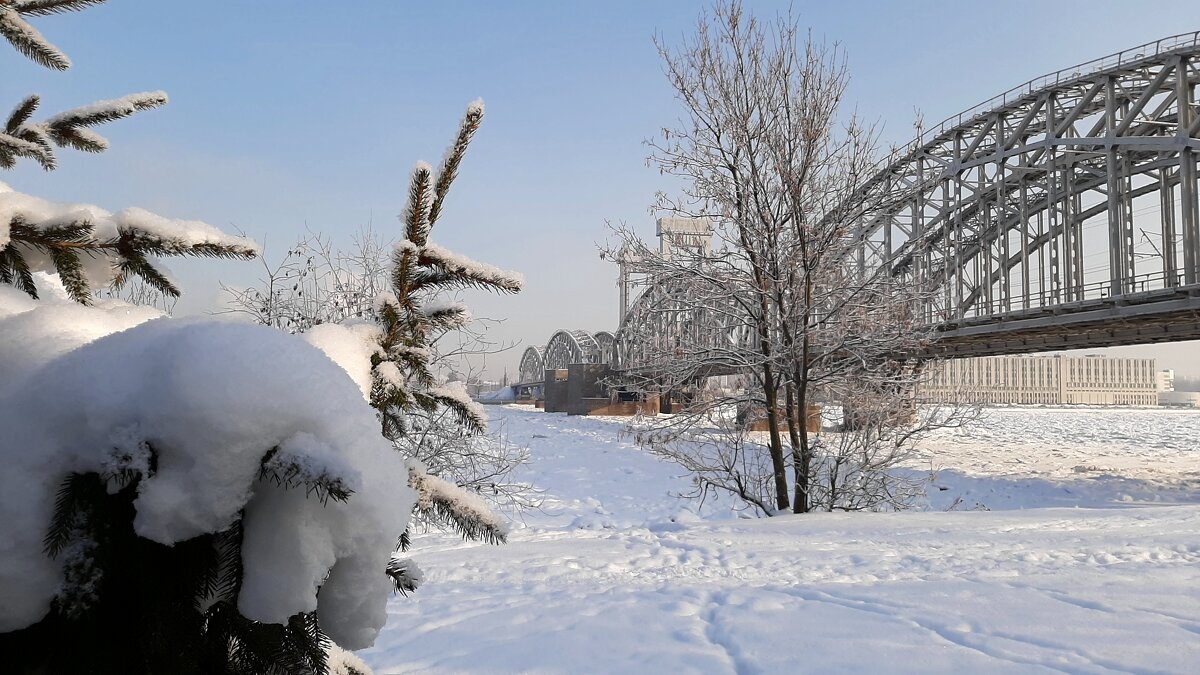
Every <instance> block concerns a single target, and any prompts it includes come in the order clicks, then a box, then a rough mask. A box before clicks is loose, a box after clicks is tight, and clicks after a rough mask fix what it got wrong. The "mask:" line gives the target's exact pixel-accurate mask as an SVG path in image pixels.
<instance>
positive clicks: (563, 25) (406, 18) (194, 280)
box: [0, 0, 1200, 376]
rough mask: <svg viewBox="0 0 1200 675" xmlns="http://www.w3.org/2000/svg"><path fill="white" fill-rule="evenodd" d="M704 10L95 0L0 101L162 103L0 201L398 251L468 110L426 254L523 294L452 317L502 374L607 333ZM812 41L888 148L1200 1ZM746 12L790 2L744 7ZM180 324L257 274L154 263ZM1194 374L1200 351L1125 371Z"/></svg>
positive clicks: (649, 221) (908, 20)
mask: <svg viewBox="0 0 1200 675" xmlns="http://www.w3.org/2000/svg"><path fill="white" fill-rule="evenodd" d="M707 4H708V3H707V2H699V1H684V0H675V1H671V2H667V1H665V0H664V1H660V2H651V1H642V2H636V1H627V0H625V1H614V0H608V1H604V2H600V1H598V0H597V1H595V2H589V3H582V2H565V1H561V0H560V1H550V0H547V1H540V2H509V3H499V2H483V1H480V2H437V3H430V2H425V3H410V2H402V1H398V0H354V1H352V2H342V3H334V2H328V1H326V2H316V1H315V0H210V1H208V2H202V3H196V2H164V1H162V0H110V2H109V3H108V4H106V5H103V6H100V7H97V8H94V9H90V10H87V11H84V12H81V13H79V14H76V15H65V16H58V17H50V18H46V19H41V20H37V21H36V25H37V26H38V27H39V28H40V29H41V30H42V32H43V33H44V34H45V35H46V36H47V37H48V38H49V39H50V40H51V41H52V42H54V43H55V44H57V45H58V46H59V47H61V48H62V49H63V50H65V51H66V52H67V53H68V54H69V55H70V56H71V57H72V59H73V60H74V61H75V63H76V65H75V67H74V68H72V69H71V70H70V71H67V72H65V73H55V72H51V71H48V70H45V69H42V68H40V67H38V66H36V65H34V64H33V63H31V62H29V61H27V60H25V59H24V58H22V57H20V56H19V55H17V54H16V53H15V52H11V51H10V52H9V53H7V54H4V53H3V52H0V64H2V65H0V67H2V68H3V72H4V77H3V78H2V79H0V105H5V106H7V105H10V104H15V103H16V102H17V101H18V100H19V99H20V98H21V97H22V96H24V95H26V94H28V93H33V92H37V93H40V94H42V95H43V100H44V106H45V110H46V111H48V112H56V111H58V110H62V109H66V108H69V107H72V106H74V105H79V104H83V103H88V102H91V101H93V100H97V99H102V98H112V97H116V96H119V95H123V94H126V93H130V92H135V91H145V90H154V89H164V90H166V91H167V92H168V93H169V94H170V96H171V103H170V105H168V106H167V107H166V108H163V109H161V110H157V111H152V112H149V113H144V114H141V115H139V116H137V117H135V118H133V119H131V120H126V121H122V122H119V123H116V124H113V125H109V126H108V127H106V128H104V129H101V131H102V133H104V134H105V135H106V136H107V137H108V138H109V139H110V140H111V141H112V149H110V150H109V151H108V152H107V153H105V154H103V155H98V156H94V155H82V154H79V153H67V152H64V153H62V154H61V162H60V163H61V168H60V169H59V170H58V171H57V172H54V173H52V174H45V173H42V172H41V171H40V170H38V169H36V168H35V167H34V166H33V165H32V163H28V162H27V163H25V164H24V165H23V166H22V167H21V168H19V169H17V170H16V171H10V172H6V173H5V174H4V175H2V176H0V180H4V181H5V182H7V183H9V184H11V185H12V186H13V187H14V188H16V189H18V190H21V191H23V192H29V193H32V194H36V195H38V196H42V197H46V198H50V199H55V200H61V201H85V202H90V203H95V204H98V205H100V206H103V207H105V208H110V209H114V210H115V209H119V208H124V207H126V206H141V207H144V208H148V209H150V210H153V211H156V212H158V213H161V214H163V215H166V216H170V217H176V218H189V219H201V220H205V221H208V222H210V223H213V224H214V225H218V226H221V227H225V228H229V229H240V230H242V231H244V232H245V233H246V234H248V235H250V236H252V237H253V238H255V239H256V240H257V241H259V242H260V243H265V245H266V248H267V256H268V258H270V259H277V258H278V257H279V254H280V253H282V252H283V251H284V250H286V247H287V246H288V245H290V244H291V243H293V242H294V241H295V240H296V239H297V237H299V236H300V235H302V234H303V233H304V232H305V230H306V228H307V229H309V230H312V231H317V232H323V233H327V234H329V235H331V236H333V237H334V238H335V239H336V240H337V241H339V242H340V243H343V244H348V243H349V241H350V237H351V236H352V235H353V233H354V232H356V231H357V230H358V229H359V228H360V227H362V226H364V225H367V224H369V223H370V224H373V226H374V227H375V228H376V229H377V230H382V231H385V232H393V231H394V232H398V229H396V222H397V221H396V218H395V216H396V214H397V213H399V212H400V210H401V209H402V208H403V204H404V197H405V188H406V185H407V180H408V174H409V172H410V170H411V168H412V166H413V164H414V163H415V162H416V161H417V160H418V159H426V160H430V161H432V162H436V161H437V160H438V159H439V158H440V157H441V156H442V153H443V151H444V149H445V147H446V145H448V143H449V141H450V139H451V136H452V135H453V133H454V132H455V130H456V127H457V123H458V120H459V118H460V116H461V114H462V112H463V110H464V109H465V107H466V104H467V103H468V102H470V101H472V100H474V99H476V98H483V99H484V101H485V102H486V104H487V114H486V117H485V120H484V125H483V128H482V130H481V131H480V133H479V135H478V136H477V137H476V140H475V142H474V143H473V145H472V147H471V150H470V151H469V153H468V156H467V159H466V160H465V162H464V165H463V169H462V172H461V176H460V178H459V180H458V182H457V183H456V185H455V188H454V190H453V192H452V193H451V196H450V198H449V199H448V201H447V210H446V213H445V216H444V217H443V219H442V220H441V222H440V224H439V227H438V230H436V231H435V232H434V239H435V240H437V241H438V242H439V243H441V244H442V245H444V246H447V247H449V248H451V249H452V250H454V251H456V252H459V253H462V254H464V255H468V256H471V257H474V258H476V259H478V260H482V261H484V262H489V263H492V264H495V265H498V266H501V267H505V268H509V269H515V270H518V271H520V272H522V273H524V274H525V276H526V279H527V282H528V288H527V290H526V291H525V292H523V293H522V294H521V295H519V296H516V297H499V298H490V297H486V296H476V295H471V296H468V298H467V300H468V302H469V303H470V304H471V305H472V306H473V308H474V310H475V314H476V315H479V316H488V317H492V318H497V319H505V323H503V324H502V325H500V326H497V327H494V328H492V333H491V334H492V335H493V336H494V337H495V338H496V339H497V340H501V341H509V342H520V343H522V345H521V347H520V348H518V349H515V350H512V351H511V352H509V353H507V354H503V355H498V356H493V357H490V358H489V360H488V364H487V365H488V366H489V371H491V374H493V375H496V376H499V374H500V373H501V372H502V371H503V369H504V368H508V370H509V372H510V373H515V371H516V363H517V360H518V359H519V358H520V351H521V349H523V347H524V345H525V344H542V343H544V342H545V340H546V339H547V338H548V337H549V335H550V333H551V332H552V331H553V330H554V329H555V328H559V327H561V328H585V329H589V330H601V329H607V330H613V329H615V328H616V320H617V293H616V286H615V269H614V268H613V267H612V266H611V265H610V264H608V263H605V262H604V261H602V260H600V259H599V256H598V253H597V248H596V243H597V242H599V241H602V240H603V239H604V238H605V236H606V229H605V221H606V220H613V221H625V222H628V223H631V224H635V225H637V226H639V227H642V228H643V231H644V232H645V233H646V234H647V236H650V235H652V234H653V217H652V215H651V214H650V213H649V211H648V206H649V205H650V203H651V202H652V200H653V196H654V192H655V191H656V190H658V189H660V188H669V187H670V184H669V183H668V182H666V181H664V179H662V178H660V177H659V176H658V175H657V172H656V171H654V170H651V169H648V168H647V167H646V166H645V162H644V160H645V156H646V154H647V150H646V148H645V146H644V144H643V141H644V140H645V139H647V138H650V137H652V136H654V135H655V133H656V132H657V130H658V129H659V128H661V127H662V126H664V125H667V124H670V123H671V122H672V121H673V120H674V119H676V117H677V116H678V114H679V113H678V107H677V104H676V103H675V101H674V100H673V98H672V96H671V92H670V91H669V88H668V86H667V83H666V80H665V78H664V77H663V75H662V70H661V66H660V62H659V58H658V55H657V53H656V52H655V48H654V45H653V43H652V37H653V36H654V35H655V34H660V35H662V36H664V38H665V39H666V41H667V42H668V43H671V42H672V41H676V40H677V39H678V38H679V37H680V36H682V35H683V34H685V33H688V32H690V31H691V29H692V27H693V26H694V23H695V20H696V17H697V15H698V14H699V13H700V11H701V10H702V9H703V8H704V7H706V6H707ZM791 5H792V7H793V8H794V10H795V11H796V12H797V13H798V14H799V17H800V20H801V22H802V23H803V24H804V25H807V26H810V27H811V28H812V30H813V32H814V34H815V35H817V36H818V37H821V36H823V37H825V38H826V39H828V40H830V41H837V42H840V43H841V44H842V46H843V47H844V48H845V49H846V52H847V54H848V57H849V62H850V69H851V72H852V77H853V82H852V85H851V89H850V92H849V104H850V106H851V107H854V106H856V107H857V109H858V111H859V113H860V114H862V115H863V116H865V117H867V118H868V119H874V120H879V121H880V122H881V123H882V124H883V125H884V132H883V140H884V142H885V143H900V142H904V141H906V140H907V139H908V138H909V137H910V136H911V135H912V133H913V127H912V122H913V119H914V115H915V112H914V111H916V110H918V109H919V110H920V111H922V112H923V113H924V116H925V119H926V122H927V126H928V125H930V124H932V123H936V122H937V121H939V120H941V119H942V118H945V117H948V116H950V115H953V114H955V113H957V112H959V111H960V110H962V109H965V108H968V107H970V106H972V105H974V104H976V103H978V102H980V101H983V100H985V99H987V98H990V97H991V96H993V95H994V94H997V93H1000V92H1001V91H1003V90H1005V89H1007V88H1009V87H1011V86H1014V85H1017V84H1020V83H1021V82H1024V81H1026V80H1028V79H1031V78H1034V77H1037V76H1039V75H1042V74H1044V73H1047V72H1051V71H1054V70H1058V69H1060V68H1065V67H1067V66H1071V65H1073V64H1076V63H1079V62H1083V61H1088V60H1091V59H1093V58H1096V57H1100V56H1104V55H1106V54H1109V53H1112V52H1116V51H1120V50H1122V49H1125V48H1128V47H1133V46H1135V45H1139V44H1142V43H1145V42H1150V41H1153V40H1157V39H1159V38H1162V37H1166V36H1169V35H1175V34H1178V33H1184V32H1189V31H1195V30H1200V5H1197V4H1195V3H1174V4H1171V5H1169V7H1168V5H1159V4H1158V3H1143V2H1128V1H1126V2H1104V1H1099V0H1092V1H1089V2H1074V1H1063V0H1060V1H1057V2H1052V3H1049V2H1044V1H1043V2H988V3H982V2H967V1H960V2H931V1H926V2H856V1H853V0H845V1H843V2H828V1H821V2H799V1H797V2H794V3H791ZM747 7H748V8H749V9H751V10H752V11H754V12H757V13H759V14H762V15H773V14H774V13H775V12H777V11H781V10H786V9H787V7H788V3H787V2H768V1H749V2H747ZM171 268H172V269H173V270H174V271H175V273H176V275H177V276H178V277H180V279H181V280H182V282H183V284H184V292H185V298H184V300H183V301H182V302H181V303H180V306H179V310H180V312H181V313H195V312H203V311H208V310H211V309H214V308H217V307H219V306H220V305H221V303H222V298H221V295H220V291H219V288H218V285H217V281H218V279H220V280H222V281H225V282H226V283H230V284H233V285H246V284H249V283H252V281H253V280H254V279H255V278H256V276H257V275H258V274H259V271H260V267H259V265H258V263H227V262H222V263H217V264H214V263H213V262H212V261H207V260H205V261H197V262H180V261H174V262H172V263H171ZM1121 352H1122V353H1130V354H1135V355H1139V356H1142V355H1154V356H1158V357H1159V359H1160V365H1161V366H1162V367H1175V368H1176V369H1178V370H1180V371H1181V372H1184V373H1192V374H1200V344H1197V343H1183V344H1179V345H1173V346H1169V347H1154V348H1150V347H1142V348H1128V349H1123V350H1121Z"/></svg>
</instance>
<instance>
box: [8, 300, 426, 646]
mask: <svg viewBox="0 0 1200 675" xmlns="http://www.w3.org/2000/svg"><path fill="white" fill-rule="evenodd" d="M2 300H3V298H0V301H2ZM9 300H12V298H11V297H10V298H9ZM0 307H9V308H10V311H9V312H8V313H7V318H0V345H2V347H0V373H4V374H5V375H4V376H3V377H2V378H0V428H2V429H4V430H5V433H4V434H3V437H2V438H0V462H2V463H3V466H4V471H3V472H2V473H0V522H3V523H4V532H3V536H0V631H11V630H15V629H19V628H21V627H24V626H27V625H30V624H32V623H34V622H36V621H37V620H39V619H40V618H41V617H42V616H43V615H44V614H45V613H46V612H47V610H48V609H49V606H50V602H51V599H52V598H53V597H54V595H55V593H56V592H57V591H58V589H59V585H60V581H61V579H62V573H63V572H62V567H61V563H60V561H56V560H53V559H51V558H49V557H48V556H47V555H46V554H44V553H43V551H42V538H43V537H44V535H45V534H46V530H47V526H48V524H49V522H50V519H51V515H52V513H53V509H54V495H55V492H56V490H57V489H58V487H59V485H60V483H61V481H62V480H63V479H64V478H65V477H66V476H67V475H68V474H69V473H71V472H104V471H111V470H113V469H114V468H124V469H132V470H135V471H136V470H139V469H140V470H141V471H143V472H146V473H148V472H149V467H150V466H156V469H155V471H154V472H153V473H150V475H145V473H144V474H143V478H142V480H141V483H140V489H139V495H138V497H137V499H136V501H135V502H134V506H135V508H136V510H137V514H136V517H135V520H134V528H135V530H136V531H137V532H138V534H139V535H141V536H143V537H146V538H148V539H152V540H154V541H157V542H161V543H163V544H173V543H175V542H179V541H183V540H186V539H189V538H192V537H195V536H198V535H201V534H204V533H210V532H217V531H221V530H224V529H225V528H227V527H229V526H230V525H231V524H232V523H233V522H234V520H235V519H236V518H237V517H238V515H239V513H240V512H244V520H243V526H244V533H245V537H244V543H243V552H242V556H243V563H244V567H245V575H244V583H243V587H242V592H241V596H240V599H239V610H240V611H241V612H242V613H243V614H244V615H245V616H247V617H249V618H252V619H255V620H258V621H264V622H271V623H282V622H285V621H286V619H287V618H288V617H289V616H290V615H292V614H295V613H296V612H301V611H312V610H314V609H315V610H316V611H317V613H318V617H319V618H320V620H321V623H322V627H323V628H324V629H325V631H326V632H327V633H328V634H329V635H330V637H331V638H333V639H334V640H335V641H336V642H337V643H339V644H340V645H342V646H343V647H346V648H349V649H359V648H362V647H366V646H368V645H370V644H371V643H372V642H373V641H374V639H375V636H376V634H377V633H378V632H379V630H380V628H382V626H383V624H384V621H385V620H386V618H387V614H386V610H385V605H386V602H387V598H388V595H389V588H390V585H389V581H388V578H387V577H386V576H385V575H384V573H383V572H384V569H385V566H386V565H387V562H388V560H389V558H390V556H391V553H392V551H393V548H394V545H395V542H396V536H397V534H399V533H400V532H402V531H403V530H404V528H405V527H406V525H407V520H408V516H409V513H410V511H411V509H412V505H413V503H414V502H415V498H416V497H415V494H414V492H413V491H412V490H411V489H410V488H408V487H407V482H408V471H407V468H406V466H405V464H404V461H403V458H402V457H401V456H400V455H399V453H397V452H396V451H395V450H393V449H392V447H391V445H390V444H389V443H388V442H387V441H386V440H385V439H383V438H382V436H381V435H380V433H379V422H378V420H377V419H376V416H375V411H374V410H373V409H372V408H371V407H370V405H369V404H368V403H367V402H366V401H365V400H364V397H363V392H362V390H361V389H360V387H359V386H358V385H357V384H356V383H355V382H354V381H353V380H352V379H351V378H350V377H348V376H347V374H346V372H345V371H344V370H343V369H342V368H341V367H339V366H338V365H337V364H335V363H333V362H332V361H331V360H330V359H328V358H326V357H325V356H324V355H323V354H322V353H321V352H320V351H319V350H318V349H315V348H314V347H313V346H311V345H309V344H306V343H305V342H304V341H303V340H301V339H300V338H298V337H296V336H291V335H286V334H283V333H280V332H278V331H275V330H273V329H270V328H266V327H262V326H252V325H241V324H230V323H222V322H214V321H210V320H208V321H187V320H175V319H160V320H155V321H145V319H146V318H147V316H146V315H145V314H144V313H143V314H139V313H137V312H134V311H132V310H125V311H126V312H127V313H125V314H121V313H120V310H116V309H113V308H109V309H108V310H105V309H92V308H86V307H80V306H74V307H68V306H54V305H53V304H47V305H45V306H39V307H37V308H35V309H28V308H21V307H19V306H18V305H17V303H15V302H9V303H4V302H0ZM22 310H23V311H22ZM3 316H5V312H3V311H0V317H3ZM133 324H137V325H133ZM131 325H132V327H129V326H131ZM72 326H73V327H74V328H73V330H74V333H71V334H70V335H66V336H60V337H59V338H57V340H58V341H57V342H54V339H52V338H54V336H56V334H57V331H60V330H63V329H65V328H68V327H72ZM122 329H126V330H122ZM112 331H119V332H113V333H112V334H111V335H107V336H105V337H100V338H99V339H94V341H89V340H91V339H92V338H94V337H96V336H97V335H99V334H103V333H105V332H112ZM43 342H45V343H53V344H46V345H42V346H39V344H40V343H43ZM27 350H28V351H27ZM39 350H40V351H39ZM30 353H32V354H34V356H33V357H32V359H30V364H29V365H27V364H26V363H24V362H25V361H26V359H27V358H28V355H29V354H30ZM10 374H12V376H10ZM147 453H153V454H154V455H155V458H156V460H157V461H156V462H155V463H154V464H151V463H150V462H149V461H148V454H147ZM268 458H269V459H270V466H269V467H268V468H269V469H274V471H273V474H274V475H275V476H279V475H281V474H286V475H289V476H294V477H297V478H298V479H301V480H302V479H303V478H304V477H311V476H316V475H321V476H324V477H327V478H330V479H331V480H336V481H337V482H338V483H339V484H340V485H342V486H344V487H347V488H349V489H351V490H353V491H354V493H353V494H352V495H351V496H350V498H349V500H348V501H346V502H344V503H343V502H337V501H335V500H329V501H328V502H327V503H322V500H320V499H317V498H315V497H311V496H307V497H306V494H305V489H304V487H303V485H299V486H295V485H294V484H290V485H292V486H291V489H288V488H289V483H288V482H286V481H285V482H283V483H282V484H280V483H279V482H278V481H272V480H270V479H260V478H259V470H260V466H262V465H263V462H264V460H265V459H268ZM318 588H319V589H320V595H319V596H318V594H317V590H318Z"/></svg>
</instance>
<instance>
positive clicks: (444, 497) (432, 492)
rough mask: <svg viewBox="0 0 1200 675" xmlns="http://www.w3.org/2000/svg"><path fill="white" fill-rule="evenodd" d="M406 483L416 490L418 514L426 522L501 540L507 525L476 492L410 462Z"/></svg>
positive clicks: (467, 535) (469, 535) (470, 535)
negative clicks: (430, 473)
mask: <svg viewBox="0 0 1200 675" xmlns="http://www.w3.org/2000/svg"><path fill="white" fill-rule="evenodd" d="M408 485H409V487H411V488H412V489H414V490H416V492H417V505H416V509H417V513H418V514H420V515H421V516H422V517H423V518H424V519H426V520H427V521H429V522H433V523H437V524H441V525H447V526H452V527H453V528H454V529H455V530H456V531H458V532H459V533H460V534H462V536H463V537H464V538H466V539H472V540H477V541H486V542H488V543H490V544H500V543H503V542H504V541H505V540H506V539H507V538H508V525H507V523H505V521H504V520H503V519H502V518H500V517H499V516H497V515H496V514H495V513H493V512H492V510H491V508H490V507H489V506H488V504H487V502H485V501H483V499H481V498H480V497H479V496H478V495H476V494H474V493H472V492H470V491H468V490H464V489H462V488H461V487H459V486H457V485H455V484H453V483H450V482H448V481H445V480H442V479H441V478H438V477H437V476H431V475H429V474H428V473H426V470H425V467H424V466H422V465H421V464H420V463H419V462H416V461H411V460H410V462H409V469H408Z"/></svg>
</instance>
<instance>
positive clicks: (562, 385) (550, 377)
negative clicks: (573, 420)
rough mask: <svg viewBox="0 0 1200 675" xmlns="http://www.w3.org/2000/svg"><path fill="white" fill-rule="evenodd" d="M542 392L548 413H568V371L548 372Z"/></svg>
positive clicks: (555, 370) (562, 369)
mask: <svg viewBox="0 0 1200 675" xmlns="http://www.w3.org/2000/svg"><path fill="white" fill-rule="evenodd" d="M542 392H543V394H542V395H543V396H545V399H546V403H545V406H544V407H543V409H544V410H545V411H546V412H567V369H566V368H558V369H554V370H547V371H546V380H545V382H544V383H543V385H542Z"/></svg>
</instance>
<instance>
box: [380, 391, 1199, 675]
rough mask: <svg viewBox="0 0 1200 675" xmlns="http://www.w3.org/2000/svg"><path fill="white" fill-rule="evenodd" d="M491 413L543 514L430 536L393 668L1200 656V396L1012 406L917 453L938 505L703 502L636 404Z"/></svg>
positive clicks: (405, 607) (896, 668)
mask: <svg viewBox="0 0 1200 675" xmlns="http://www.w3.org/2000/svg"><path fill="white" fill-rule="evenodd" d="M492 414H493V416H494V417H496V418H497V419H496V421H495V422H494V424H497V425H501V426H502V427H503V429H504V430H505V432H506V433H507V435H508V438H509V441H510V442H512V443H517V444H520V445H526V446H528V447H529V448H530V450H531V453H532V457H533V464H532V465H531V466H530V467H528V469H527V472H526V474H525V478H526V479H528V480H530V481H531V482H533V483H534V484H535V485H538V486H539V487H540V488H542V489H543V490H545V498H546V501H545V505H544V507H543V511H544V512H543V513H536V512H535V513H531V514H526V516H525V522H524V523H518V524H516V526H515V527H514V531H513V534H512V537H511V541H510V543H509V544H508V545H506V546H501V547H490V546H484V545H477V544H469V543H463V542H461V541H456V540H454V539H453V538H449V537H443V536H424V537H419V538H418V540H417V541H416V545H415V546H414V550H413V553H414V557H415V559H416V560H417V561H418V563H419V564H420V565H421V566H422V567H423V568H424V569H425V571H426V573H427V581H426V585H425V586H424V587H423V588H422V589H420V591H418V592H417V593H416V594H415V595H413V596H412V597H409V598H403V597H398V598H395V599H394V600H393V601H392V602H391V603H390V605H389V612H390V616H389V621H388V626H387V628H385V629H384V633H383V634H382V635H381V636H380V638H379V641H378V642H377V644H376V647H375V648H373V649H371V650H367V651H364V652H362V653H361V656H362V657H363V658H364V659H365V660H366V661H367V662H368V663H370V664H372V666H374V668H375V669H376V671H377V672H379V673H394V672H539V673H567V672H571V673H575V672H671V673H678V672H716V673H726V672H737V673H752V672H762V671H768V670H785V671H787V672H815V671H823V672H829V671H832V672H852V671H860V672H862V671H875V672H878V671H887V672H922V673H928V672H972V673H975V672H1013V671H1020V672H1055V671H1067V672H1081V673H1091V672H1097V673H1099V672H1111V671H1114V670H1116V671H1128V672H1179V673H1185V672H1194V667H1195V664H1197V663H1200V535H1198V534H1197V533H1200V414H1197V413H1194V412H1188V411H1157V410H1113V411H1105V410H1065V409H998V410H991V411H988V419H987V421H986V423H985V424H984V425H983V426H980V427H979V428H976V429H973V430H971V431H969V432H961V433H950V432H946V433H944V434H941V435H940V436H939V437H937V438H935V439H933V440H932V441H931V442H930V443H929V444H928V447H927V448H926V451H927V452H928V453H929V455H928V456H927V457H924V458H921V459H918V460H916V461H914V462H913V464H912V470H913V471H920V472H925V473H931V475H932V477H933V483H932V485H931V488H930V490H929V493H930V499H929V504H928V510H927V511H924V512H908V513H899V514H815V515H809V516H799V517H795V516H786V517H781V518H775V519H738V518H736V517H734V515H733V514H732V513H731V512H730V510H729V508H728V505H727V504H726V505H723V504H709V505H706V507H705V508H704V509H703V510H702V512H701V513H696V510H697V509H696V508H695V505H693V504H689V503H686V502H682V501H679V500H677V499H674V498H672V497H671V496H669V494H668V493H669V492H672V491H679V490H683V489H686V487H687V484H686V481H684V480H683V479H681V478H679V477H678V471H677V470H676V469H675V468H674V467H673V466H671V465H668V464H665V463H662V462H659V461H658V460H656V459H654V458H652V457H649V456H647V455H645V454H643V453H641V452H640V451H638V450H637V449H636V448H634V447H632V446H631V445H630V444H628V443H625V442H622V441H621V440H620V439H619V438H618V431H619V428H620V426H619V422H618V421H615V420H604V419H588V418H568V417H566V416H564V415H554V414H546V413H541V412H531V411H527V410H521V409H519V408H515V407H504V408H500V407H497V408H494V409H492ZM931 466H932V469H933V471H932V472H931V471H930V467H931ZM942 488H944V489H942ZM952 504H955V507H954V510H953V511H949V512H947V511H943V510H942V509H945V508H947V507H949V506H950V505H952ZM984 508H987V509H991V510H990V511H985V510H983V509H984ZM972 509H977V510H972Z"/></svg>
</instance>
